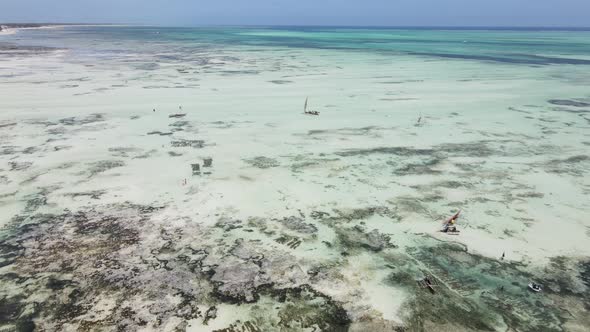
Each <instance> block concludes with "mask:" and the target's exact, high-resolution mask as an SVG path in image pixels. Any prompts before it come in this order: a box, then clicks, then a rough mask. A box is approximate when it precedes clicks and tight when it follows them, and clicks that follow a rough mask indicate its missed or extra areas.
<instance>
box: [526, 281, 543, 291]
mask: <svg viewBox="0 0 590 332" xmlns="http://www.w3.org/2000/svg"><path fill="white" fill-rule="evenodd" d="M529 289H530V290H532V291H533V292H536V293H539V292H540V291H542V290H543V288H542V287H541V285H539V284H535V283H534V282H531V283H530V284H529Z"/></svg>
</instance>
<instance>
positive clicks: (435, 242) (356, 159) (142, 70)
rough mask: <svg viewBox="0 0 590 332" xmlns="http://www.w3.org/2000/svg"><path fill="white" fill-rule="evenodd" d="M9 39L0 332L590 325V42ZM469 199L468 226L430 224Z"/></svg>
mask: <svg viewBox="0 0 590 332" xmlns="http://www.w3.org/2000/svg"><path fill="white" fill-rule="evenodd" d="M0 45H1V47H0V52H2V57H1V58H0V84H1V86H2V90H1V91H0V94H1V97H2V98H1V99H0V107H1V109H2V113H1V114H0V137H1V146H0V149H1V150H0V159H1V160H0V161H1V164H0V183H1V184H2V189H1V191H0V211H1V213H0V215H1V216H2V219H0V222H1V224H2V229H1V236H2V244H1V249H0V250H1V254H2V264H0V265H1V267H0V278H1V279H0V282H1V283H2V286H3V287H1V291H0V298H1V303H0V314H1V315H2V317H1V318H2V319H0V321H2V324H3V327H4V328H14V327H17V328H20V329H32V328H35V327H36V328H37V329H39V330H80V329H82V330H83V329H89V330H96V329H104V330H117V329H119V330H130V331H133V330H175V329H176V330H189V331H220V330H223V331H275V330H276V331H302V330H308V331H313V330H316V331H317V330H323V331H335V330H342V331H345V330H348V331H358V330H367V329H368V330H371V331H391V330H408V331H444V330H449V331H451V330H452V331H461V330H466V331H472V330H487V331H494V330H501V331H505V330H519V331H583V330H584V329H585V327H587V326H589V325H590V322H589V321H588V318H587V316H588V315H587V311H588V310H589V308H590V302H589V301H590V300H589V298H590V291H589V288H588V287H590V281H589V278H590V277H589V274H588V273H590V269H589V267H588V266H589V265H588V264H589V257H590V246H589V245H588V243H589V242H588V240H589V237H590V230H589V227H590V224H589V222H588V216H590V206H589V205H588V201H590V200H589V196H590V182H589V181H588V179H589V177H588V172H589V170H590V154H589V151H590V150H589V149H590V131H589V130H588V129H589V128H590V93H589V92H588V91H590V90H589V89H588V88H589V86H590V79H589V78H588V75H587V74H586V73H587V71H588V68H590V67H589V66H588V65H589V61H590V57H589V55H590V32H587V31H527V30H516V31H509V30H487V31H483V30H480V31H473V30H447V31H438V30H404V29H344V28H339V29H327V28H322V29H320V28H208V29H205V28H202V29H179V28H154V27H67V28H55V29H39V30H23V31H18V32H17V33H15V34H11V35H0ZM306 98H309V105H310V108H311V109H313V110H317V111H320V116H317V117H316V116H306V115H304V114H302V113H303V104H304V101H305V99H306ZM154 110H155V111H154ZM418 119H420V121H418ZM210 159H212V162H211V165H210V166H208V167H205V161H206V160H210ZM192 164H199V171H198V174H197V173H195V174H193V168H192V166H191V165H192ZM459 209H461V210H462V211H463V212H462V216H463V217H462V219H461V220H460V223H459V227H460V229H461V234H460V235H458V236H451V235H446V234H442V233H440V232H438V230H439V229H440V225H441V221H442V220H443V219H444V218H445V217H448V216H449V215H451V214H453V213H454V212H456V211H457V210H459ZM503 252H505V253H506V259H504V260H500V256H501V255H502V253H503ZM425 276H430V277H431V278H432V279H433V280H435V281H436V284H437V286H436V290H437V293H436V294H431V293H430V292H428V291H427V290H426V289H423V288H421V287H420V285H419V283H418V282H417V280H420V279H421V278H423V277H425ZM531 280H534V281H537V282H539V283H541V284H543V285H544V287H545V290H544V292H543V293H540V294H534V293H530V292H528V291H527V289H526V285H527V283H528V282H530V281H531Z"/></svg>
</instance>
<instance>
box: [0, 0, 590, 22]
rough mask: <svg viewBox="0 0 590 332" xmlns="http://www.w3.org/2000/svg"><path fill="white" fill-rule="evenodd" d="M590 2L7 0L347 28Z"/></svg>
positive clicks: (528, 12)
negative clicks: (164, 2)
mask: <svg viewBox="0 0 590 332" xmlns="http://www.w3.org/2000/svg"><path fill="white" fill-rule="evenodd" d="M588 12H590V2H588V1H583V0H563V1H561V2H560V3H559V5H558V6H556V4H555V3H554V2H553V1H549V0H541V1H532V0H522V1H519V2H517V3H516V2H514V1H510V0H499V1H495V2H493V3H487V2H486V3H477V2H474V1H469V0H447V1H435V0H418V1H409V0H400V1H397V2H396V3H390V2H389V1H386V0H368V1H365V2H363V3H362V4H356V3H341V2H338V1H335V0H327V1H323V2H322V3H321V4H317V3H314V2H313V1H311V0H302V1H298V2H296V3H290V2H287V1H284V0H274V1H271V0H255V1H250V2H248V3H241V2H238V3H234V2H233V1H227V0H226V1H223V0H222V1H217V2H215V3H210V2H205V1H199V0H197V1H189V0H175V1H174V2H172V3H168V4H162V3H156V2H154V1H139V0H127V1H125V2H124V3H122V2H121V1H116V0H105V1H101V2H100V3H98V2H91V1H82V3H81V2H80V1H73V0H56V1H54V2H51V3H48V2H46V1H42V0H23V1H19V2H8V3H6V4H4V5H3V9H2V13H0V22H5V23H19V22H27V23H109V24H130V25H152V26H175V27H180V26H182V27H194V26H346V27H357V26H358V27H572V28H579V27H588V25H589V24H588V18H587V14H586V13H588Z"/></svg>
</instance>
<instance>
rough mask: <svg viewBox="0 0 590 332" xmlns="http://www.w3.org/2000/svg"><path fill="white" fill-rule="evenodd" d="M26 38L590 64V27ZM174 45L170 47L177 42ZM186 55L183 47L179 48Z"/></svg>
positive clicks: (25, 36) (117, 32)
mask: <svg viewBox="0 0 590 332" xmlns="http://www.w3.org/2000/svg"><path fill="white" fill-rule="evenodd" d="M18 42H19V43H24V44H30V43H33V44H39V43H41V44H43V45H44V46H51V47H73V46H74V47H77V48H78V47H79V48H80V49H82V50H88V49H92V50H95V51H102V52H112V53H113V54H117V53H121V52H127V51H130V50H133V51H140V52H148V53H149V52H156V51H159V50H161V49H169V48H172V49H173V50H176V51H178V52H180V53H181V52H198V51H199V50H203V49H206V48H211V47H213V48H219V47H231V46H238V45H243V46H259V47H288V48H303V49H333V50H344V51H362V52H376V53H381V54H391V55H392V56H395V55H418V56H425V57H433V58H448V59H463V60H474V61H492V62H503V63H511V64H522V65H550V64H572V65H589V64H590V31H588V30H583V29H578V30H571V31H567V30H551V29H549V30H535V29H528V30H527V29H517V30H509V29H489V30H469V29H452V30H434V29H402V28H396V29H392V28H389V29H387V28H304V27H298V28H297V27H293V28H288V27H277V28H272V27H271V28H237V27H236V28H166V27H106V26H105V27H68V28H66V29H63V30H31V31H27V32H23V33H21V34H20V35H19V38H18ZM169 50H170V49H169ZM179 56H181V54H179Z"/></svg>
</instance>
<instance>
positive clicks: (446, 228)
mask: <svg viewBox="0 0 590 332" xmlns="http://www.w3.org/2000/svg"><path fill="white" fill-rule="evenodd" d="M460 214H461V210H459V211H458V212H457V213H455V214H454V215H453V216H452V217H450V218H449V219H447V220H445V221H444V223H443V228H442V229H441V230H440V231H441V232H443V233H447V234H451V235H458V234H459V230H457V226H456V225H455V223H456V222H457V219H459V215H460Z"/></svg>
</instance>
